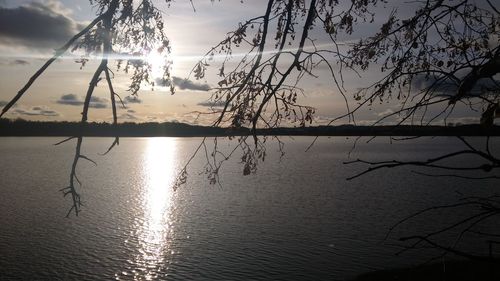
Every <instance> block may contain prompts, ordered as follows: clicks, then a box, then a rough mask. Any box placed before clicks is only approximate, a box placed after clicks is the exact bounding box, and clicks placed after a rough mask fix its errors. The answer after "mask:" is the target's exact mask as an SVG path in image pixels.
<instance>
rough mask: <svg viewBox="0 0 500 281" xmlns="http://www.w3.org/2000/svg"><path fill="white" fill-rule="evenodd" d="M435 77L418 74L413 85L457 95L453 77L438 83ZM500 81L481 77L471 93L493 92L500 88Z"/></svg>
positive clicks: (439, 93) (443, 93)
mask: <svg viewBox="0 0 500 281" xmlns="http://www.w3.org/2000/svg"><path fill="white" fill-rule="evenodd" d="M435 83H436V79H435V78H434V77H425V76H423V75H421V76H417V77H415V78H414V79H413V82H412V87H413V88H414V89H426V88H428V87H430V86H432V87H433V88H434V92H435V94H436V95H455V94H457V92H458V87H459V85H457V84H456V83H455V82H454V81H452V80H451V79H445V80H441V81H439V82H438V83H437V84H435ZM498 85H500V81H498V80H495V81H494V80H492V79H490V78H483V79H479V80H478V81H477V83H476V84H475V85H474V87H473V88H472V90H471V92H470V94H471V95H480V94H483V93H485V92H491V91H495V90H498V89H499V86H498Z"/></svg>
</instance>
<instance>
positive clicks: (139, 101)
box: [123, 96, 142, 104]
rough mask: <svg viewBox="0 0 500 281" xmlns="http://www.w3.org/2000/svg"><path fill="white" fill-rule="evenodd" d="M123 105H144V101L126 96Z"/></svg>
mask: <svg viewBox="0 0 500 281" xmlns="http://www.w3.org/2000/svg"><path fill="white" fill-rule="evenodd" d="M123 103H125V104H127V103H142V100H141V99H139V98H138V97H136V96H126V97H125V98H124V99H123Z"/></svg>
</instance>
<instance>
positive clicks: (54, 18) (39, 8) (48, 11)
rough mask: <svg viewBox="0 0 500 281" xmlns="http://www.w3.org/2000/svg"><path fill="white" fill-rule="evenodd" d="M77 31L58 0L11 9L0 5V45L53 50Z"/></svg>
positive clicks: (75, 23)
mask: <svg viewBox="0 0 500 281" xmlns="http://www.w3.org/2000/svg"><path fill="white" fill-rule="evenodd" d="M80 28H81V26H80V24H79V23H77V22H76V21H74V20H73V19H72V18H70V17H69V12H68V10H66V9H64V7H63V6H62V4H61V3H60V2H58V1H54V0H51V1H47V2H32V3H29V4H25V5H22V6H19V7H15V8H6V7H1V6H0V44H4V45H24V46H27V47H35V48H54V47H57V46H58V45H60V44H62V43H64V42H65V41H67V40H69V39H70V38H71V37H72V36H74V35H75V34H76V33H77V32H78V29H80Z"/></svg>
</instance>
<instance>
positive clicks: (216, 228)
mask: <svg viewBox="0 0 500 281" xmlns="http://www.w3.org/2000/svg"><path fill="white" fill-rule="evenodd" d="M60 140H61V138H0V167H1V169H0V194H1V195H0V276H2V278H1V279H2V280H9V279H15V280H32V279H38V280H40V279H47V280H56V279H63V280H70V279H72V280H111V279H116V280H155V279H159V280H165V279H168V280H270V279H272V280H345V279H351V278H354V277H355V276H357V275H358V274H361V273H364V272H368V271H373V270H379V269H387V268H394V267H400V266H410V265H415V264H419V263H422V262H425V261H426V260H428V259H429V258H431V257H433V255H435V254H436V252H435V251H433V250H431V249H419V250H415V251H409V252H405V253H403V254H402V255H398V256H396V255H395V253H397V252H398V251H399V250H400V249H401V248H400V245H401V244H398V243H399V242H398V239H397V238H399V237H400V236H403V235H412V234H418V233H420V234H421V233H423V232H425V231H428V230H431V229H434V228H435V227H437V226H439V225H446V223H447V222H449V221H453V219H454V218H455V217H458V216H459V215H461V213H460V212H456V211H454V212H438V213H436V212H434V213H432V214H429V215H427V216H426V215H423V216H419V217H417V218H415V219H413V220H411V221H409V222H408V223H405V224H402V225H401V226H399V227H398V228H396V229H395V231H394V232H393V233H392V235H390V236H389V237H388V239H384V238H385V236H386V234H387V232H388V230H389V228H390V227H391V226H392V225H394V224H395V223H396V222H398V221H399V220H400V219H402V218H404V217H405V216H408V215H410V214H412V213H414V212H416V211H419V210H421V209H423V208H427V207H430V206H434V205H442V204H448V203H453V202H456V200H457V199H459V198H461V197H463V196H473V195H476V196H481V195H483V196H484V195H489V194H491V193H492V192H495V191H496V190H497V189H498V182H496V181H493V180H483V181H467V180H463V179H456V178H449V177H426V176H422V175H417V174H415V173H412V170H414V169H415V168H398V169H385V170H379V171H376V172H373V173H369V174H366V175H364V176H362V177H360V178H357V179H355V180H352V181H347V180H346V178H347V177H349V176H352V175H355V174H356V173H359V172H361V171H363V170H364V169H366V168H367V167H366V166H364V165H360V164H350V165H344V164H343V161H346V160H348V157H349V151H350V150H351V149H352V147H353V140H354V138H344V137H332V138H326V137H324V138H320V139H319V140H318V141H317V142H316V143H315V145H314V146H313V147H312V148H311V149H310V150H309V151H308V152H305V149H306V148H307V147H308V145H309V144H310V143H311V141H312V140H313V139H312V138H310V137H294V138H287V137H284V138H282V140H283V141H284V142H285V148H284V149H285V155H284V156H283V157H282V158H280V153H279V152H278V146H277V143H276V142H275V141H273V140H272V139H269V140H268V142H267V152H268V157H267V158H266V160H265V162H263V163H259V165H258V170H257V173H256V174H252V175H249V176H243V174H242V171H243V167H242V165H241V164H240V163H239V161H240V159H241V158H240V157H241V153H240V151H236V152H235V155H234V156H233V157H231V159H230V160H229V161H228V162H226V163H225V164H224V165H223V166H222V170H221V171H220V179H221V186H219V185H210V184H209V182H208V180H207V178H206V175H205V174H204V173H203V171H204V165H205V163H206V162H205V161H206V158H205V155H204V154H203V153H201V154H200V155H199V156H197V157H195V158H194V160H193V162H192V163H191V165H190V166H189V168H188V173H189V177H188V182H187V184H186V185H183V186H181V187H180V188H179V189H178V190H176V191H174V190H173V189H172V188H171V186H172V184H173V181H174V179H175V176H176V175H177V173H178V172H179V170H180V169H181V168H182V166H183V165H184V163H185V162H186V161H187V159H188V158H189V157H190V156H191V154H192V153H193V151H194V150H195V149H196V147H197V146H198V145H199V143H200V141H201V139H200V138H123V139H121V142H120V145H119V146H118V147H115V148H114V149H113V150H112V151H111V152H110V153H109V154H108V155H105V156H100V155H99V153H102V152H104V151H106V149H107V147H108V146H109V145H110V144H111V142H112V140H110V139H106V138H85V139H84V145H83V153H84V154H85V155H86V156H88V157H90V158H92V159H93V160H95V161H96V162H97V163H98V165H97V166H94V165H93V164H92V163H91V162H88V161H85V160H81V161H80V162H79V165H78V177H79V179H80V180H81V182H82V187H81V188H80V191H81V196H82V200H83V202H84V206H83V208H82V212H81V213H80V215H79V216H78V217H75V216H74V215H71V216H70V217H69V218H66V217H65V215H66V213H67V211H68V210H69V207H70V203H71V202H70V198H63V197H62V193H61V192H59V190H60V189H61V188H64V187H66V186H67V185H68V180H69V172H70V168H71V163H72V158H73V156H74V149H75V148H74V142H68V143H64V144H62V145H60V146H53V145H52V144H54V143H56V142H57V141H60ZM366 140H367V138H364V139H362V141H360V142H359V143H358V145H357V147H356V148H355V149H354V151H353V152H352V153H351V155H350V157H351V159H356V158H362V159H367V160H391V159H407V160H408V159H427V158H429V157H434V156H436V155H437V154H438V153H443V152H445V151H451V150H453V149H457V148H459V147H460V143H459V142H457V140H456V139H454V138H445V137H442V138H434V139H430V138H426V139H419V140H411V141H405V142H394V143H392V144H389V141H388V139H387V138H377V139H375V140H374V141H372V142H370V143H369V144H366V142H365V141H366ZM481 141H482V140H481V139H479V138H477V139H474V140H473V142H477V143H479V142H481ZM207 144H212V142H211V141H210V140H209V141H207ZM235 144H236V142H235V140H232V141H229V140H220V141H219V142H218V145H219V146H220V147H221V149H223V150H224V149H225V150H230V149H231V148H232V147H233V146H234V145H235ZM495 144H496V146H497V147H498V144H499V142H498V139H496V140H495ZM463 161H473V160H471V159H463ZM419 171H427V172H429V173H432V172H436V171H432V170H419ZM463 212H467V210H464V211H463ZM462 214H463V213H462ZM490 225H491V228H495V227H497V226H498V224H497V223H490ZM485 228H488V226H485ZM486 230H491V229H486ZM450 235H453V234H450ZM463 243H465V244H464V245H463V246H464V247H465V248H467V249H470V250H471V251H477V252H479V253H482V254H484V253H486V252H487V250H488V245H486V244H485V243H475V242H473V241H472V240H467V239H466V240H464V241H463V242H462V244H463ZM499 248H500V247H499ZM452 258H453V256H449V257H448V256H447V257H445V258H443V259H442V260H444V259H452ZM440 261H441V260H440Z"/></svg>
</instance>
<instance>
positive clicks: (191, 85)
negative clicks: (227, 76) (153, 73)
mask: <svg viewBox="0 0 500 281" xmlns="http://www.w3.org/2000/svg"><path fill="white" fill-rule="evenodd" d="M172 82H173V83H174V86H175V87H176V88H178V89H181V90H191V91H203V92H206V91H210V86H209V85H208V84H205V83H196V82H193V81H191V80H188V79H184V78H180V77H177V76H174V77H172ZM156 85H158V86H162V87H170V83H169V81H166V80H163V79H161V78H158V79H156Z"/></svg>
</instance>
